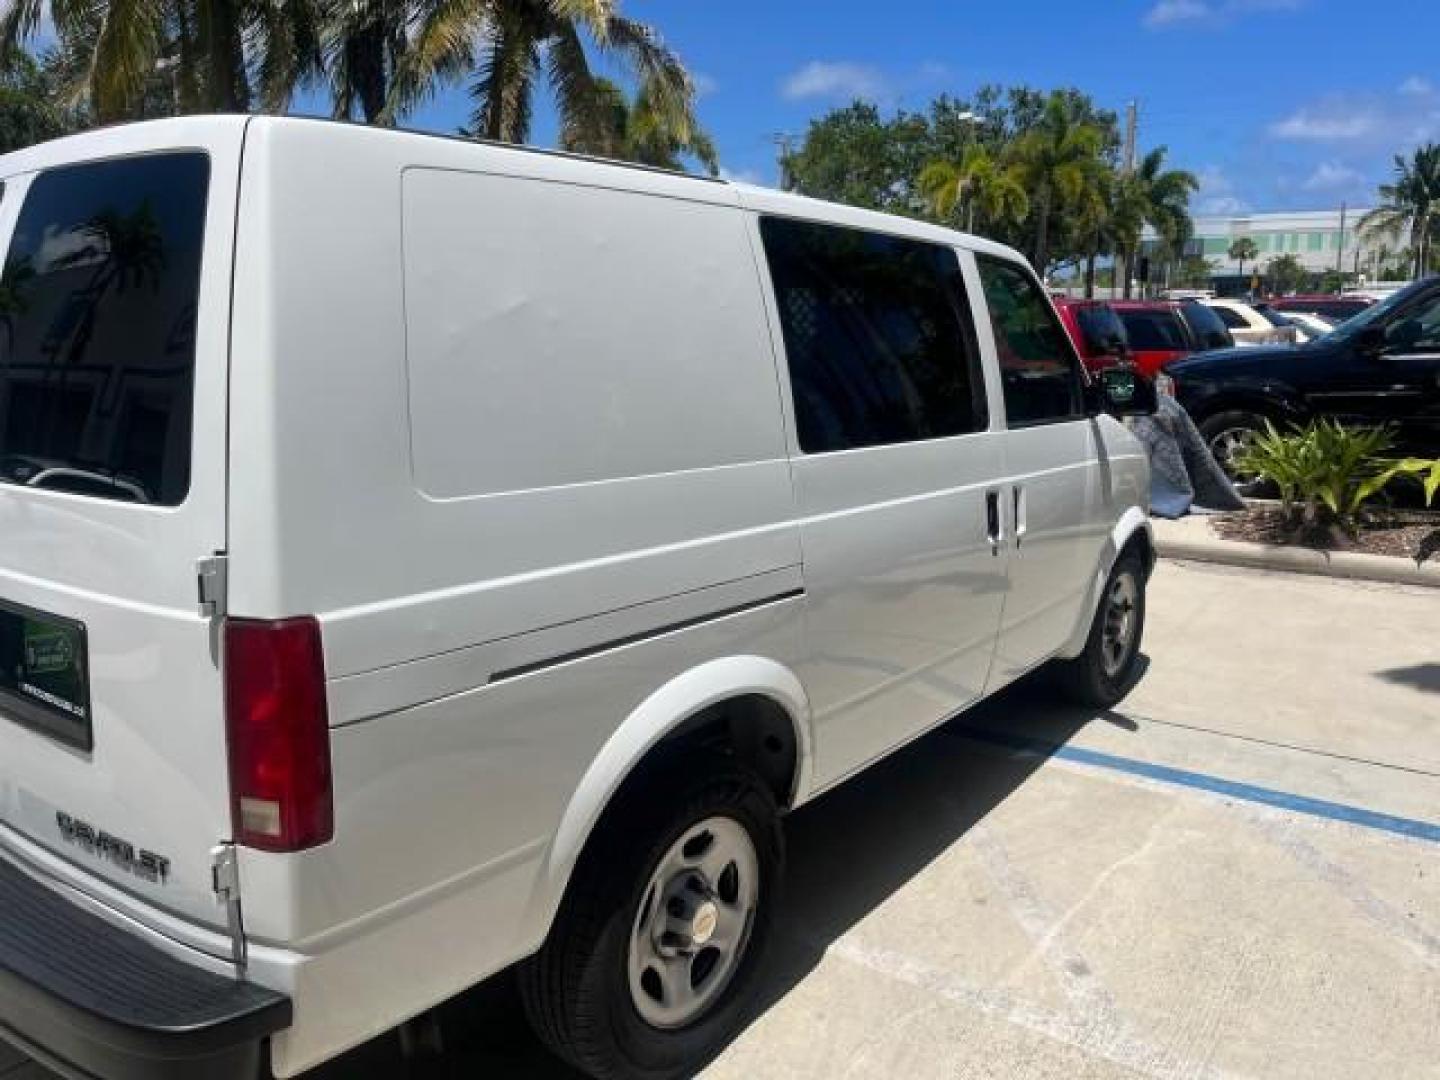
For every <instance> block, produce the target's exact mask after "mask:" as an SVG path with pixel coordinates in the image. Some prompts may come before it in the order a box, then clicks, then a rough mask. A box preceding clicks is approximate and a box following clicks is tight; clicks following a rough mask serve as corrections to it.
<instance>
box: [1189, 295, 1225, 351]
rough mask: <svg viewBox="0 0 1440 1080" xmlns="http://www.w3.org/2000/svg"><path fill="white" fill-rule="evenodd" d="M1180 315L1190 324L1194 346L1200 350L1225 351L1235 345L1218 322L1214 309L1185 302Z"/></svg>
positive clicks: (1222, 324)
mask: <svg viewBox="0 0 1440 1080" xmlns="http://www.w3.org/2000/svg"><path fill="white" fill-rule="evenodd" d="M1180 313H1181V316H1182V317H1183V318H1184V320H1185V321H1186V322H1188V323H1189V324H1190V330H1191V332H1192V333H1193V334H1194V336H1195V344H1196V345H1197V347H1199V348H1201V349H1226V348H1229V347H1230V346H1231V345H1234V344H1235V339H1234V338H1232V337H1231V336H1230V331H1229V330H1228V329H1226V327H1225V324H1224V323H1223V322H1221V321H1220V316H1218V315H1216V314H1215V310H1214V308H1209V307H1206V306H1205V305H1204V304H1197V303H1194V302H1193V301H1187V302H1186V303H1184V304H1181V305H1180Z"/></svg>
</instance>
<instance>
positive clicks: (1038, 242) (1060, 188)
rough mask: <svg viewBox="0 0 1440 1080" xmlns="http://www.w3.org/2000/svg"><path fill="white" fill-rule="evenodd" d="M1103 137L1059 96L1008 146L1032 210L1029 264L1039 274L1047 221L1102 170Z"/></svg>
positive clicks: (1047, 243)
mask: <svg viewBox="0 0 1440 1080" xmlns="http://www.w3.org/2000/svg"><path fill="white" fill-rule="evenodd" d="M1103 142H1104V135H1103V133H1102V132H1101V131H1100V129H1099V128H1097V127H1095V126H1094V125H1093V124H1088V123H1085V122H1084V121H1081V120H1078V119H1077V118H1076V116H1075V109H1074V106H1073V104H1072V103H1071V102H1070V101H1068V100H1067V98H1066V97H1065V96H1064V95H1063V94H1060V93H1052V94H1051V95H1050V96H1049V97H1048V98H1047V99H1046V101H1045V106H1044V109H1043V111H1042V112H1041V115H1040V119H1039V121H1038V122H1037V123H1036V125H1035V126H1034V127H1032V128H1031V129H1030V130H1028V131H1026V132H1025V134H1023V135H1021V136H1020V138H1019V139H1017V140H1016V142H1015V143H1014V144H1013V146H1012V148H1011V157H1012V160H1013V161H1014V163H1015V165H1016V166H1017V167H1018V169H1019V175H1020V176H1021V177H1023V179H1024V186H1025V189H1026V190H1027V191H1028V192H1030V195H1031V201H1032V202H1033V203H1034V209H1035V241H1034V250H1033V251H1032V252H1031V253H1030V254H1031V261H1032V262H1033V263H1034V264H1035V269H1036V270H1038V271H1039V272H1040V273H1041V274H1042V275H1043V274H1044V273H1045V270H1046V266H1047V263H1048V262H1049V256H1050V217H1051V215H1052V214H1053V213H1054V212H1055V210H1056V209H1057V207H1058V205H1059V204H1060V203H1061V202H1062V201H1063V200H1066V199H1070V200H1078V199H1079V198H1080V197H1081V195H1082V194H1083V192H1084V191H1085V189H1086V187H1087V186H1090V185H1092V184H1093V183H1094V182H1095V176H1096V174H1097V173H1098V172H1099V171H1100V170H1101V169H1102V168H1103V165H1102V162H1101V158H1100V151H1101V148H1102V145H1103Z"/></svg>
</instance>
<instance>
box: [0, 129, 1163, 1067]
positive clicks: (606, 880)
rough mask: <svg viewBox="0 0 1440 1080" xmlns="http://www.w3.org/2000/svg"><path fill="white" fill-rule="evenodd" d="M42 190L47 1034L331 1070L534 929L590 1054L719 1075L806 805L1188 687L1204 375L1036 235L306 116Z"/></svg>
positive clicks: (24, 404)
mask: <svg viewBox="0 0 1440 1080" xmlns="http://www.w3.org/2000/svg"><path fill="white" fill-rule="evenodd" d="M336 176H344V177H345V183H344V184H342V185H339V186H337V185H336V184H335V183H334V178H335V177H336ZM0 180H3V182H4V184H5V207H6V213H5V216H4V219H3V225H0V244H3V245H4V246H5V247H6V248H7V250H8V257H7V258H6V260H5V262H4V267H5V269H4V272H3V277H0V289H3V290H4V291H5V295H6V296H7V297H11V298H12V299H13V300H14V302H13V303H12V304H11V305H10V306H9V308H8V311H7V316H6V326H5V329H6V333H5V335H4V336H3V338H0V458H13V459H15V460H16V461H17V462H19V464H15V465H12V466H11V467H10V471H7V472H5V473H4V474H3V475H0V535H3V537H4V543H3V545H0V1032H4V1033H5V1037H7V1038H16V1039H19V1040H21V1041H22V1042H23V1044H24V1045H25V1046H26V1047H28V1048H31V1049H32V1050H34V1051H37V1052H38V1053H40V1054H41V1055H42V1056H43V1057H44V1058H45V1059H46V1060H47V1061H49V1062H51V1063H53V1064H56V1065H59V1066H62V1067H63V1068H64V1069H65V1070H66V1071H67V1072H68V1073H70V1074H72V1075H85V1076H87V1077H90V1076H98V1077H121V1076H123V1077H125V1078H127V1080H133V1078H138V1077H165V1078H167V1080H173V1078H176V1077H183V1076H194V1077H204V1078H207V1080H229V1078H232V1077H233V1078H239V1077H245V1078H246V1080H254V1078H255V1077H257V1076H260V1075H262V1074H265V1073H268V1074H273V1075H275V1076H285V1077H289V1076H294V1075H296V1074H298V1073H300V1072H302V1071H304V1070H306V1069H309V1068H311V1067H312V1066H315V1065H317V1064H319V1063H321V1062H323V1061H325V1060H327V1059H329V1058H331V1057H333V1056H335V1055H337V1054H339V1053H340V1052H342V1051H344V1050H346V1049H347V1048H349V1047H352V1046H355V1045H356V1044H358V1043H360V1042H362V1041H363V1040H366V1039H368V1038H370V1037H372V1036H374V1035H376V1034H378V1033H380V1032H382V1031H383V1030H385V1029H386V1028H387V1027H389V1026H391V1025H395V1024H398V1023H400V1022H401V1021H404V1020H406V1019H408V1018H411V1017H415V1016H417V1015H418V1014H420V1013H422V1012H423V1011H425V1010H427V1009H429V1008H431V1007H432V1006H435V1005H437V1004H438V1003H440V1002H442V1001H444V1000H446V999H448V998H450V997H452V996H453V995H455V994H457V993H458V992H460V991H462V990H464V989H466V988H467V987H470V986H472V985H474V984H476V983H477V982H479V981H480V980H482V979H485V978H487V977H489V976H490V975H491V974H492V973H495V972H497V971H500V970H502V969H505V968H508V967H511V966H512V965H515V966H516V977H517V978H518V981H519V984H520V987H521V990H522V992H523V997H524V1001H525V1003H526V1008H527V1011H528V1013H529V1015H530V1017H531V1019H532V1020H533V1022H534V1023H535V1026H536V1028H537V1030H538V1032H539V1033H540V1036H541V1037H542V1038H543V1039H544V1041H545V1042H546V1043H547V1044H548V1045H549V1046H551V1047H552V1048H553V1049H554V1050H555V1051H556V1052H557V1053H558V1054H559V1055H560V1056H561V1057H563V1058H565V1059H566V1060H568V1061H569V1062H570V1063H571V1064H572V1065H574V1066H575V1067H576V1068H578V1069H580V1070H581V1071H583V1072H585V1073H588V1074H591V1075H597V1076H607V1077H620V1076H643V1077H647V1078H656V1080H658V1078H663V1077H679V1076H689V1075H693V1072H694V1070H695V1069H696V1068H697V1067H698V1065H699V1064H701V1063H703V1062H704V1061H705V1060H706V1059H707V1058H708V1056H709V1055H711V1054H712V1053H713V1052H715V1051H716V1049H717V1048H718V1047H719V1046H720V1045H722V1044H723V1042H724V1041H725V1040H726V1039H727V1038H728V1037H729V1036H730V1035H731V1034H732V1033H733V1031H734V1030H735V1029H736V1027H737V1025H738V1024H739V1023H740V1022H741V1020H742V1019H743V1017H744V1015H745V1009H746V1007H747V1006H746V999H747V996H748V995H749V994H750V993H751V991H752V990H753V989H754V987H755V984H756V975H757V966H756V960H757V957H758V955H759V954H760V953H761V952H762V951H763V949H764V947H765V944H766V939H767V937H768V936H769V932H770V928H771V923H772V919H773V917H774V909H775V903H776V900H775V897H776V886H777V883H778V881H779V878H780V875H781V872H782V861H783V847H782V843H781V817H782V815H783V814H784V813H786V812H787V811H789V810H791V809H794V808H795V807H798V806H800V805H802V804H804V803H806V802H808V801H810V800H811V799H813V798H815V797H816V796H817V795H818V794H820V793H821V792H823V791H826V790H828V789H830V788H833V787H835V786H836V785H838V784H840V783H841V782H843V781H844V780H845V779H846V778H848V777H850V776H851V775H853V774H855V773H857V772H859V771H860V770H862V769H863V768H865V767H866V766H867V765H868V764H870V763H872V762H874V761H875V760H877V759H878V758H879V757H881V756H883V755H884V754H886V753H888V752H889V751H891V750H893V749H895V748H896V747H898V746H900V745H902V744H904V743H906V742H908V741H910V740H912V739H914V738H916V737H918V736H919V735H921V734H922V733H924V732H926V731H928V730H930V729H931V728H933V727H935V726H936V725H938V724H940V723H942V722H944V721H945V720H946V719H948V718H949V717H951V716H954V715H955V714H956V713H958V712H960V711H961V710H964V709H966V708H967V707H969V706H971V705H973V704H974V703H975V702H977V701H979V700H980V699H981V698H983V697H984V696H986V695H989V694H992V693H994V692H995V691H996V690H998V689H999V688H1001V687H1003V686H1004V685H1006V684H1007V683H1009V682H1011V681H1012V680H1014V679H1016V678H1018V677H1020V676H1021V675H1022V674H1023V673H1025V672H1028V671H1030V670H1032V669H1033V668H1035V667H1037V666H1038V665H1041V664H1044V663H1047V662H1051V661H1053V662H1054V664H1055V665H1056V667H1055V670H1056V671H1057V672H1058V674H1059V676H1060V678H1061V679H1062V682H1063V685H1064V686H1065V687H1066V688H1068V691H1069V692H1070V693H1071V694H1073V695H1074V696H1075V697H1077V698H1078V699H1079V700H1082V701H1085V702H1088V703H1089V704H1090V705H1091V706H1102V707H1103V706H1107V705H1109V704H1111V703H1113V702H1115V701H1116V700H1118V699H1119V698H1120V697H1121V696H1122V695H1123V694H1124V693H1125V691H1126V690H1127V688H1128V686H1129V685H1130V681H1131V680H1132V679H1133V678H1135V677H1137V676H1138V670H1139V669H1138V667H1137V663H1136V657H1137V654H1138V648H1139V645H1140V640H1141V633H1142V630H1143V626H1144V618H1145V586H1146V580H1147V577H1148V575H1149V572H1150V569H1151V565H1152V562H1153V547H1152V543H1151V537H1150V530H1149V524H1148V521H1147V519H1146V514H1145V501H1146V492H1147V489H1148V477H1147V467H1146V462H1145V456H1144V451H1143V449H1142V448H1141V447H1140V445H1139V444H1138V443H1137V441H1136V440H1135V439H1134V438H1133V437H1132V436H1131V435H1130V434H1129V432H1127V431H1126V430H1125V428H1124V426H1123V425H1122V424H1121V423H1119V422H1117V421H1116V420H1115V419H1113V418H1112V416H1110V415H1106V414H1105V413H1106V411H1108V412H1110V413H1112V414H1116V415H1119V414H1134V413H1145V412H1149V411H1150V410H1152V409H1153V408H1154V407H1155V402H1154V395H1153V391H1152V390H1151V388H1150V387H1149V385H1148V383H1147V382H1146V381H1145V380H1143V379H1138V378H1137V377H1136V376H1135V374H1134V373H1133V372H1131V371H1129V370H1126V369H1115V370H1112V371H1107V372H1104V373H1102V375H1101V376H1100V378H1099V379H1098V380H1097V382H1096V383H1095V384H1094V385H1093V386H1092V387H1090V388H1087V387H1086V386H1085V384H1084V381H1083V377H1082V369H1081V365H1080V362H1079V359H1078V357H1077V355H1076V353H1075V350H1074V349H1073V348H1072V347H1071V345H1070V344H1069V342H1068V340H1067V339H1066V336H1065V332H1064V330H1063V329H1062V327H1061V325H1060V323H1059V321H1058V320H1057V319H1056V317H1055V313H1054V309H1053V307H1052V306H1051V304H1050V302H1049V300H1048V298H1047V297H1046V295H1045V292H1044V290H1043V288H1042V286H1041V284H1040V282H1039V280H1038V279H1037V277H1036V276H1035V274H1034V272H1033V271H1032V270H1031V268H1030V267H1029V266H1028V265H1027V264H1026V263H1025V262H1024V260H1023V258H1022V257H1021V256H1019V255H1018V254H1016V253H1015V252H1014V251H1012V250H1011V249H1009V248H1006V247H1003V246H1001V245H998V244H995V243H991V242H988V241H985V240H980V239H977V238H974V237H970V236H964V235H961V234H959V233H955V232H951V231H949V230H945V229H941V228H938V227H935V226H931V225H927V224H924V223H921V222H918V221H912V220H909V219H904V218H899V217H889V216H885V215H881V214H876V213H870V212H865V211H861V210H856V209H852V208H848V207H843V206H833V205H828V204H825V203H821V202H816V201H811V200H808V199H802V198H798V197H795V196H791V195H787V194H784V193H781V192H776V191H768V190H764V189H759V188H752V187H744V186H735V185H731V184H728V183H723V182H719V181H711V180H709V179H704V178H698V177H690V176H684V175H680V174H673V173H667V172H662V171H657V170H649V169H641V168H634V167H627V166H623V165H619V164H614V163H600V162H595V161H589V160H584V159H580V158H576V157H570V156H565V155H555V154H547V153H543V152H536V151H532V150H526V149H520V148H514V147H503V146H498V145H492V144H483V143H478V142H474V141H470V140H456V139H445V138H436V137H432V136H422V135H414V134H406V133H401V132H397V131H394V130H384V129H379V128H370V127H360V126H351V125H344V124H333V123H327V122H323V121H312V120H300V119H293V118H284V117H241V116H229V117H195V118H185V119H174V120H164V121H158V122H151V123H144V124H137V125H131V126H118V127H108V128H103V129H99V130H96V131H92V132H89V133H86V134H82V135H77V136H74V137H72V138H68V139H64V140H61V141H58V142H53V143H48V144H45V145H42V146H38V147H32V148H29V149H26V150H21V151H18V152H16V153H13V154H9V155H6V156H4V157H0ZM116 233H123V236H113V238H112V234H116ZM82 252H83V253H84V254H83V257H78V258H77V257H76V256H77V253H82ZM757 256H758V258H757ZM122 275H123V277H122ZM121 280H126V281H128V282H129V283H130V284H128V285H127V286H126V287H119V286H118V285H114V284H113V283H115V282H118V281H121ZM37 469H38V470H39V471H36V470H37ZM64 470H68V472H66V471H64ZM116 478H123V480H124V484H119V483H114V482H113V481H114V480H115V479H116ZM877 1022H878V1021H877Z"/></svg>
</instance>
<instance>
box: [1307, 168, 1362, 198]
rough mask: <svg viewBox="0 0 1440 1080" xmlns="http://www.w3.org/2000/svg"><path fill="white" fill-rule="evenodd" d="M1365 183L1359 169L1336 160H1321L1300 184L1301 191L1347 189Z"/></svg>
mask: <svg viewBox="0 0 1440 1080" xmlns="http://www.w3.org/2000/svg"><path fill="white" fill-rule="evenodd" d="M1364 183H1365V174H1364V173H1362V172H1361V171H1360V170H1359V169H1352V168H1351V167H1350V166H1349V165H1345V164H1342V163H1340V162H1338V161H1322V162H1321V163H1320V164H1319V165H1317V166H1316V167H1315V171H1314V172H1312V173H1311V174H1310V175H1309V176H1308V177H1307V178H1306V179H1305V180H1304V181H1302V182H1301V184H1300V190H1302V191H1347V190H1350V189H1353V188H1356V187H1360V186H1362V185H1364Z"/></svg>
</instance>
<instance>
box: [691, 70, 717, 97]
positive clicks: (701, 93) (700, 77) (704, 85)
mask: <svg viewBox="0 0 1440 1080" xmlns="http://www.w3.org/2000/svg"><path fill="white" fill-rule="evenodd" d="M690 81H691V82H693V83H694V84H695V96H696V97H709V96H710V95H711V94H713V93H715V91H716V90H719V89H720V82H719V80H717V79H716V78H715V76H713V75H706V74H705V73H704V72H703V71H692V72H691V73H690Z"/></svg>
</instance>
